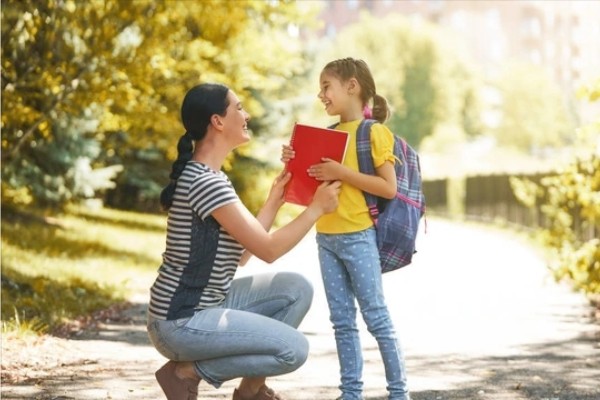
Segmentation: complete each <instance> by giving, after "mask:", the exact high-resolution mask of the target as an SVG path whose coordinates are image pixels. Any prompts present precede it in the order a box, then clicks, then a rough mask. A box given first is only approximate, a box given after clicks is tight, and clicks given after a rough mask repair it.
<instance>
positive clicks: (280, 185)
mask: <svg viewBox="0 0 600 400" xmlns="http://www.w3.org/2000/svg"><path fill="white" fill-rule="evenodd" d="M291 177H292V174H291V173H290V172H287V171H281V172H280V173H279V175H277V177H275V180H274V181H273V183H272V184H271V190H270V191H269V196H268V197H267V201H266V202H270V201H273V202H274V203H275V205H276V206H277V207H281V206H282V205H283V203H284V200H283V191H284V189H285V185H287V183H288V182H289V181H290V178H291Z"/></svg>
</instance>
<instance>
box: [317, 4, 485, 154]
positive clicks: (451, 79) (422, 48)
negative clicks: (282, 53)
mask: <svg viewBox="0 0 600 400" xmlns="http://www.w3.org/2000/svg"><path fill="white" fill-rule="evenodd" d="M383 35H384V36H385V40H383ZM447 35H449V33H448V32H445V31H441V30H440V29H439V28H436V27H435V26H433V25H431V24H427V23H422V24H419V25H415V24H412V23H411V22H410V21H409V20H408V19H407V18H405V17H403V16H401V15H391V16H388V17H386V18H373V17H371V16H369V15H367V14H364V15H362V16H361V20H360V22H359V23H357V24H354V25H352V26H350V27H349V28H346V29H344V30H343V31H342V32H340V34H339V35H338V37H337V39H336V41H335V45H334V50H332V51H331V53H333V56H332V55H331V53H328V55H329V57H330V58H335V57H348V56H353V57H357V58H363V59H365V61H367V63H368V64H369V66H370V68H371V72H372V73H373V75H374V78H375V82H376V85H377V88H378V92H379V94H381V95H383V96H384V97H386V98H387V99H388V101H389V103H390V105H391V107H392V109H393V113H392V117H391V119H390V121H389V122H388V125H389V126H390V128H391V129H392V130H393V131H394V132H395V133H396V134H398V135H400V136H403V137H405V138H406V139H407V140H408V142H409V143H411V144H412V145H414V146H418V145H419V144H420V143H421V142H422V140H423V139H424V138H426V137H428V136H431V135H432V134H433V133H434V131H435V130H436V129H437V128H440V127H443V126H453V127H456V128H457V129H459V130H461V131H462V132H463V134H464V135H475V134H479V133H481V132H480V131H481V122H480V119H479V115H480V104H479V100H478V95H477V92H478V91H477V84H476V78H475V73H474V71H472V70H471V69H470V68H469V67H468V65H469V62H468V60H467V57H466V56H465V55H464V53H461V52H460V51H458V48H459V46H458V45H457V43H458V40H456V41H453V40H450V39H445V36H447ZM321 67H322V66H321Z"/></svg>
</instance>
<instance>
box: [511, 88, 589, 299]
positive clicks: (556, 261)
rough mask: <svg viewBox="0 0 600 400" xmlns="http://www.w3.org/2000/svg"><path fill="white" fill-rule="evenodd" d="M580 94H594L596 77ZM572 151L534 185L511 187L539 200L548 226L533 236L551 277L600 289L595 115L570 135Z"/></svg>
mask: <svg viewBox="0 0 600 400" xmlns="http://www.w3.org/2000/svg"><path fill="white" fill-rule="evenodd" d="M580 96H582V97H583V98H584V99H587V100H589V101H590V102H591V101H597V100H598V99H599V98H600V80H597V81H596V82H595V83H594V84H592V85H589V86H587V87H584V88H583V89H582V90H580ZM574 137H575V138H576V141H577V142H579V144H581V146H580V147H581V149H582V150H581V151H582V152H581V153H580V154H577V155H576V156H575V157H574V159H573V161H572V162H571V163H569V164H568V165H567V166H566V167H565V168H563V169H562V170H561V171H559V173H557V174H556V175H553V176H550V177H547V178H544V179H543V180H542V181H541V183H540V184H535V183H533V182H531V181H527V180H520V179H516V178H513V180H512V185H513V191H514V192H515V195H516V196H517V198H518V199H519V200H520V201H521V202H522V203H523V204H525V205H527V206H529V207H535V206H536V204H537V205H539V208H540V209H541V211H542V213H543V214H544V215H545V216H546V217H547V219H548V221H549V226H548V227H546V228H544V229H542V230H540V232H539V237H540V238H541V240H542V243H543V244H544V245H545V246H546V248H547V249H548V251H549V253H550V257H549V259H550V262H549V264H550V268H551V269H552V271H553V272H554V275H555V277H556V279H557V280H568V281H569V282H570V283H571V284H572V285H573V286H574V287H575V288H576V289H578V290H580V291H582V292H584V293H587V294H596V295H598V294H600V239H599V238H598V234H599V233H600V120H598V121H595V122H593V123H591V124H589V125H585V126H583V127H581V128H580V129H579V130H578V131H577V134H576V135H574Z"/></svg>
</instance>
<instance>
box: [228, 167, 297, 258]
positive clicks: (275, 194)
mask: <svg viewBox="0 0 600 400" xmlns="http://www.w3.org/2000/svg"><path fill="white" fill-rule="evenodd" d="M290 178H291V174H290V173H288V172H286V171H285V170H284V171H282V172H281V173H280V174H279V175H278V176H277V177H276V178H275V180H274V181H273V184H272V185H271V190H269V195H268V196H267V199H266V200H265V203H264V204H263V206H262V208H261V209H260V211H259V212H258V214H257V215H256V219H257V220H258V222H259V223H260V224H261V225H262V227H263V228H264V229H265V231H267V232H269V230H270V229H271V227H272V226H273V222H274V221H275V217H276V216H277V212H278V211H279V208H280V207H281V206H282V205H283V203H284V202H283V190H284V188H285V185H286V184H287V183H288V182H289V180H290ZM250 257H252V253H251V252H249V251H248V250H247V249H245V250H244V252H243V253H242V258H241V259H240V262H239V265H240V266H244V265H246V263H247V262H248V260H249V259H250Z"/></svg>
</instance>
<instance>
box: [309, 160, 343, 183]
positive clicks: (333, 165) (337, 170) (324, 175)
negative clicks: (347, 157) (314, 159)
mask: <svg viewBox="0 0 600 400" xmlns="http://www.w3.org/2000/svg"><path fill="white" fill-rule="evenodd" d="M322 161H323V162H322V163H320V164H315V165H311V166H310V167H309V168H308V171H307V172H308V175H309V176H312V177H313V178H315V179H316V180H318V181H335V180H343V179H342V178H343V176H344V168H345V167H344V166H343V165H342V164H340V163H339V162H337V161H335V160H331V159H329V158H322Z"/></svg>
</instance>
